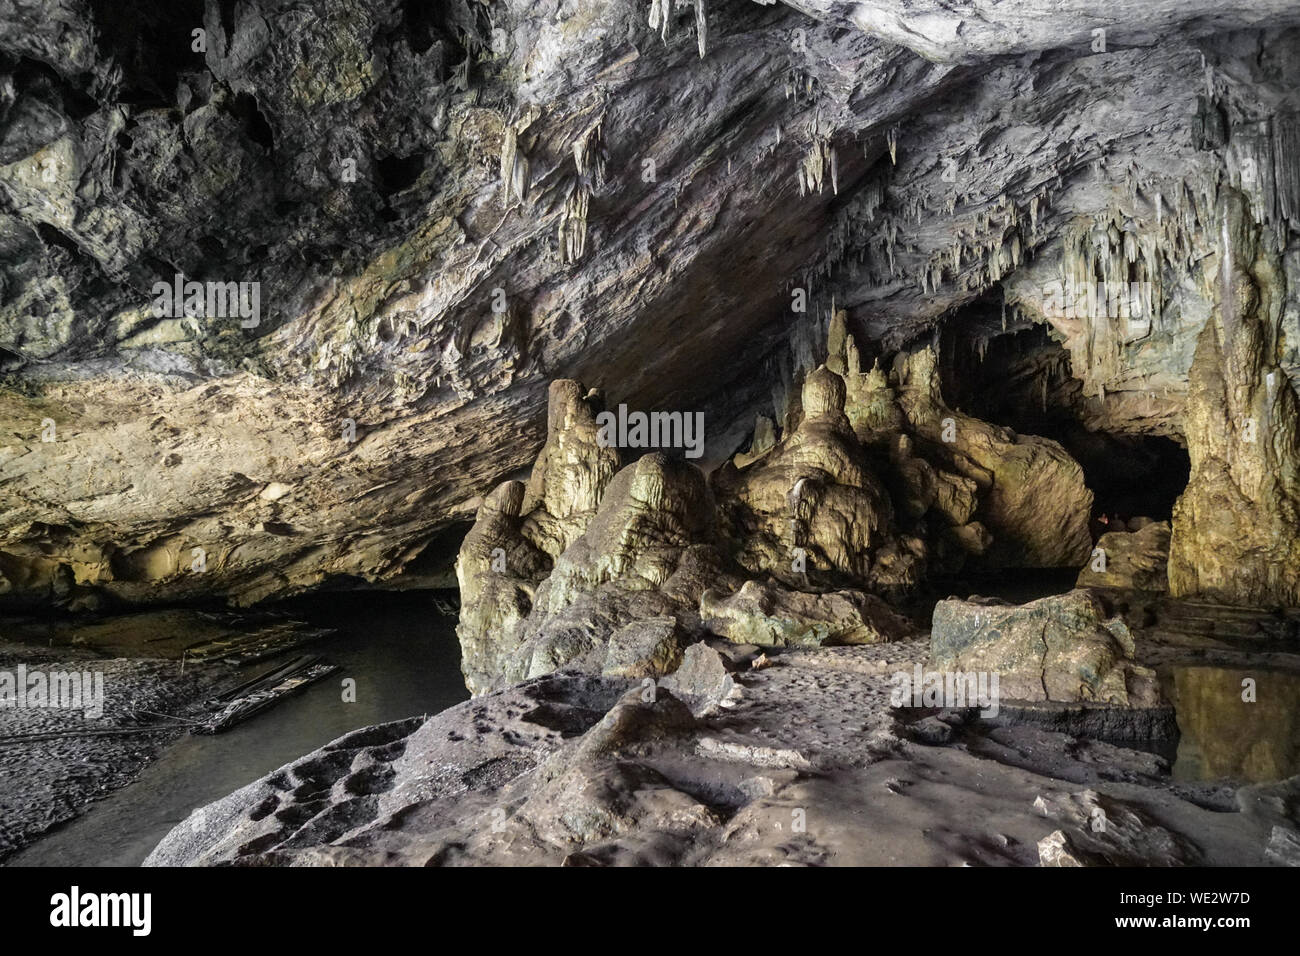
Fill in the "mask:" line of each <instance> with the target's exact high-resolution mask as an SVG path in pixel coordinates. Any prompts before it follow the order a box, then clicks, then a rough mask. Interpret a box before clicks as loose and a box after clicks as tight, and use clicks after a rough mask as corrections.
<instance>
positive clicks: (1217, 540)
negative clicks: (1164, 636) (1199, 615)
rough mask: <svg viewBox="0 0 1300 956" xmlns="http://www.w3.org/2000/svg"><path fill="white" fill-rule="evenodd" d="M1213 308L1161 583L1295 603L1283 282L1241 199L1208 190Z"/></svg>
mask: <svg viewBox="0 0 1300 956" xmlns="http://www.w3.org/2000/svg"><path fill="white" fill-rule="evenodd" d="M1218 211H1219V218H1220V221H1221V223H1222V233H1223V249H1222V250H1221V252H1220V257H1221V260H1220V271H1221V276H1222V295H1221V307H1220V310H1219V313H1218V314H1217V315H1215V316H1213V317H1212V318H1211V319H1210V321H1207V322H1206V324H1205V328H1204V329H1203V330H1202V331H1201V334H1200V338H1199V339H1198V341H1197V346H1196V356H1195V358H1194V360H1193V362H1192V368H1191V372H1190V373H1189V378H1190V382H1189V386H1188V396H1187V404H1186V409H1185V412H1184V431H1185V434H1186V436H1187V450H1188V455H1189V456H1190V458H1191V464H1192V473H1191V479H1190V481H1189V482H1188V485H1187V490H1186V491H1185V492H1184V493H1183V495H1182V497H1180V498H1179V499H1178V504H1177V505H1176V506H1175V508H1174V519H1173V538H1172V541H1171V543H1170V552H1169V589H1170V593H1171V594H1172V595H1174V596H1175V597H1201V598H1208V599H1211V600H1215V601H1221V602H1223V603H1226V604H1242V605H1258V606H1277V605H1283V606H1291V607H1294V606H1297V605H1300V402H1298V401H1297V398H1296V393H1295V390H1294V388H1293V387H1292V384H1291V382H1290V380H1289V379H1288V378H1287V375H1286V372H1285V371H1284V370H1283V369H1282V368H1281V367H1280V366H1279V365H1278V363H1277V358H1276V356H1277V354H1278V348H1279V327H1280V321H1281V312H1282V291H1283V283H1282V279H1281V276H1280V273H1279V271H1278V268H1279V266H1278V257H1277V254H1276V250H1275V249H1271V248H1270V247H1269V246H1268V245H1266V242H1265V240H1264V239H1263V238H1262V237H1261V235H1260V230H1259V229H1258V228H1257V227H1256V226H1255V224H1254V222H1253V220H1252V218H1251V216H1250V213H1249V211H1248V209H1247V208H1246V204H1245V201H1244V199H1243V198H1242V196H1241V195H1240V194H1239V193H1236V192H1234V191H1232V190H1228V189H1225V190H1224V191H1223V194H1222V195H1221V198H1220V203H1219V210H1218Z"/></svg>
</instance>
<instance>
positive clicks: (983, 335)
mask: <svg viewBox="0 0 1300 956" xmlns="http://www.w3.org/2000/svg"><path fill="white" fill-rule="evenodd" d="M939 350H940V357H941V371H942V387H943V393H944V396H945V398H947V400H948V403H949V404H950V405H951V406H952V407H953V408H955V409H957V410H958V411H961V412H964V413H966V414H969V415H974V416H975V417H977V418H981V419H984V420H985V421H988V422H992V423H994V424H996V425H1001V426H1004V427H1006V428H1010V429H1012V430H1013V431H1015V432H1017V433H1019V434H1025V435H1041V436H1043V437H1044V438H1051V439H1053V440H1054V441H1057V442H1059V443H1060V444H1061V446H1062V447H1064V448H1065V450H1066V451H1067V452H1069V454H1070V455H1071V456H1072V457H1073V458H1074V459H1075V460H1076V461H1077V462H1078V463H1079V465H1080V466H1081V467H1082V468H1083V471H1084V475H1085V479H1086V481H1087V485H1088V487H1089V488H1090V489H1091V490H1092V492H1093V507H1092V515H1091V517H1092V518H1093V522H1094V530H1096V531H1097V532H1100V531H1103V530H1107V529H1108V528H1110V529H1113V528H1114V522H1115V519H1116V518H1119V519H1122V520H1124V521H1131V520H1132V519H1134V518H1150V519H1152V520H1154V521H1168V520H1170V518H1171V517H1172V515H1173V508H1174V504H1175V502H1177V500H1178V497H1179V495H1181V494H1182V493H1183V490H1184V489H1185V488H1186V487H1187V482H1188V479H1189V476H1190V472H1191V463H1190V460H1189V458H1188V455H1187V449H1186V448H1185V447H1184V446H1183V445H1182V444H1180V442H1179V441H1178V440H1177V438H1176V437H1173V436H1170V435H1167V434H1161V433H1159V432H1158V431H1157V430H1156V429H1151V430H1140V427H1139V426H1136V425H1135V426H1131V427H1128V428H1126V429H1125V430H1123V431H1120V430H1107V429H1104V428H1096V427H1090V425H1091V423H1089V422H1088V421H1087V419H1088V416H1086V415H1085V414H1084V410H1085V408H1086V403H1088V402H1094V403H1095V402H1096V401H1097V400H1098V399H1097V398H1096V397H1086V396H1085V395H1084V394H1083V385H1082V382H1080V380H1079V379H1077V378H1075V377H1074V375H1073V374H1072V372H1071V357H1070V353H1069V352H1068V351H1067V350H1066V348H1065V347H1064V345H1063V344H1062V342H1060V341H1059V340H1058V337H1055V336H1054V335H1053V330H1052V329H1051V328H1050V327H1049V326H1047V325H1045V324H1041V323H1037V322H1033V321H1031V320H1029V319H1026V318H1023V317H1019V316H1017V315H1016V314H1015V312H1014V311H1013V310H1009V309H1006V308H1004V304H1003V301H1002V298H1001V295H1000V294H998V293H997V292H996V291H995V292H994V293H992V294H990V295H987V296H985V297H982V298H981V299H979V300H978V301H976V302H974V303H972V304H970V305H968V306H965V307H963V308H962V309H961V310H959V311H958V312H956V313H954V314H953V315H952V316H951V317H950V318H949V320H948V321H947V322H945V323H944V324H943V326H942V328H941V330H940V333H939Z"/></svg>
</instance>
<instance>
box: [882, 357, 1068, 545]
mask: <svg viewBox="0 0 1300 956" xmlns="http://www.w3.org/2000/svg"><path fill="white" fill-rule="evenodd" d="M895 375H896V377H897V380H898V384H899V403H900V404H901V406H902V408H903V411H904V413H905V414H906V415H907V421H908V424H909V425H910V427H911V428H912V430H913V431H914V432H915V433H916V435H917V436H918V439H919V440H921V441H924V442H925V443H926V445H927V450H928V451H929V452H930V453H931V454H934V455H936V456H938V457H939V458H940V460H941V461H944V462H945V464H946V466H947V467H948V468H949V469H950V470H952V471H954V472H956V473H958V474H961V475H964V476H965V477H967V478H969V479H971V480H972V481H974V482H975V484H976V485H977V486H979V488H980V490H981V492H982V494H981V496H980V506H979V508H978V509H977V510H976V512H975V514H976V516H977V517H978V518H979V519H980V522H981V524H983V525H984V526H985V527H986V528H987V529H988V531H989V532H990V533H991V534H992V536H993V540H992V544H991V546H990V548H989V551H988V554H987V555H985V556H984V558H983V563H984V565H985V566H986V567H1041V568H1045V567H1059V566H1066V567H1069V566H1072V565H1073V566H1078V565H1082V564H1083V562H1084V559H1085V558H1086V557H1087V556H1088V553H1089V551H1090V550H1091V548H1090V544H1091V538H1090V536H1089V534H1088V517H1089V514H1090V512H1091V509H1092V492H1091V491H1089V490H1088V487H1087V485H1086V484H1085V481H1084V476H1083V469H1082V468H1080V467H1079V465H1078V463H1077V462H1076V461H1074V459H1072V458H1071V457H1070V456H1069V455H1068V454H1067V453H1066V452H1065V450H1064V449H1062V448H1061V446H1060V445H1058V444H1057V443H1056V442H1054V441H1052V440H1050V439H1046V438H1039V437H1037V436H1033V435H1016V434H1015V433H1013V432H1011V431H1009V430H1007V429H1005V428H999V427H997V426H996V425H990V424H989V423H987V422H982V421H980V420H978V419H975V418H971V417H970V416H967V415H962V414H961V413H960V412H955V411H953V410H952V409H950V408H948V407H947V405H945V404H944V401H943V396H942V394H941V393H940V389H939V381H938V372H937V368H936V357H935V354H934V352H933V351H932V350H931V349H929V348H926V349H921V350H920V351H917V352H913V353H911V354H910V355H900V356H899V357H898V359H897V360H896V362H895Z"/></svg>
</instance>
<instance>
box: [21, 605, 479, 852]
mask: <svg viewBox="0 0 1300 956" xmlns="http://www.w3.org/2000/svg"><path fill="white" fill-rule="evenodd" d="M294 613H295V614H296V615H299V616H302V617H306V618H309V619H311V622H312V623H315V624H321V625H326V626H329V627H333V628H337V629H338V630H339V633H338V635H336V636H334V637H331V638H329V639H328V640H324V641H320V642H318V643H315V644H313V645H311V647H310V648H309V650H310V651H311V652H312V653H317V654H320V655H322V656H323V657H324V658H325V659H326V660H328V661H330V662H331V663H334V664H338V665H340V667H341V669H340V671H339V672H338V673H336V674H334V675H332V676H331V677H328V678H326V679H325V680H323V681H321V682H319V683H317V684H314V685H312V686H311V687H309V688H307V690H305V691H304V692H303V693H302V694H300V695H298V696H296V697H292V698H289V699H288V700H285V701H283V702H282V703H280V704H277V705H276V706H275V707H273V708H272V709H271V710H268V711H267V712H265V713H263V714H259V715H258V716H256V717H254V718H253V719H252V720H250V721H248V722H247V723H245V724H241V725H239V726H237V727H235V728H234V729H232V730H230V731H228V732H227V733H224V734H220V735H218V736H215V737H195V736H185V737H182V738H180V740H178V741H177V743H176V744H174V745H173V746H171V747H169V748H168V749H167V750H166V751H165V752H164V754H163V755H162V757H160V758H159V759H158V760H157V761H156V762H154V763H153V764H151V765H149V767H147V768H146V769H145V771H144V772H143V773H142V774H141V775H140V777H139V778H138V779H137V780H136V781H135V782H134V783H132V784H131V785H130V786H128V787H125V788H123V789H122V790H119V791H117V792H116V793H114V794H112V795H111V796H109V797H107V798H106V799H104V800H102V801H100V802H99V803H96V804H94V805H92V806H91V807H90V809H89V810H88V811H87V812H86V813H84V814H83V815H82V816H80V817H78V818H77V819H76V820H73V821H71V822H70V823H69V824H68V825H67V826H65V827H62V828H61V829H59V830H57V831H55V832H54V833H52V834H50V836H48V837H46V838H44V839H42V840H40V841H38V842H37V843H35V844H33V845H32V846H30V847H28V848H27V849H26V850H24V851H22V852H20V853H18V854H16V855H14V856H13V857H11V858H10V859H9V860H8V861H7V865H10V866H137V865H139V864H140V863H141V861H143V860H144V858H145V857H146V856H148V854H149V851H150V850H152V849H153V848H154V847H155V846H156V845H157V844H158V841H159V840H161V839H162V837H163V836H164V835H165V834H166V833H167V831H168V830H170V829H171V828H172V827H174V826H175V825H176V824H177V823H179V822H181V821H182V820H183V819H185V817H187V816H188V815H189V813H190V811H191V810H193V809H195V808H196V807H199V806H203V805H204V804H207V803H211V802H212V801H213V800H216V799H218V798H219V797H223V796H225V795H226V794H228V793H231V792H232V791H235V790H238V789H239V788H240V787H242V786H244V785H246V784H249V783H252V782H253V781H254V780H256V779H258V778H259V777H261V776H264V775H265V774H267V773H270V772H271V771H272V770H275V769H277V768H279V767H282V766H284V764H286V763H289V762H290V761H292V760H295V759H297V758H298V757H301V756H303V755H304V754H307V753H310V752H311V751H313V750H315V749H316V748H318V747H320V746H322V745H324V744H327V743H329V742H330V741H331V740H334V739H335V738H337V737H340V736H342V735H343V734H345V733H347V732H348V731H350V730H355V729H356V728H358V727H364V726H367V725H369V724H378V723H384V722H385V721H390V720H400V719H402V718H404V717H411V716H414V715H417V714H425V713H429V714H433V713H437V712H438V711H440V710H444V709H445V708H447V707H450V706H451V705H452V704H455V703H458V702H460V701H462V700H465V699H467V698H468V697H469V693H468V692H467V691H466V690H465V685H464V684H463V683H462V681H461V675H460V648H459V646H458V645H457V643H456V634H455V620H454V619H453V618H448V617H442V616H440V615H439V614H438V613H437V612H436V611H435V610H434V608H433V604H432V597H431V596H430V595H429V594H428V593H427V592H425V593H407V594H381V593H373V592H371V593H368V594H357V595H347V596H340V597H334V598H330V599H328V600H326V599H313V601H312V602H311V603H303V604H302V605H300V606H298V607H295V608H294ZM345 678H352V679H354V680H355V681H356V702H355V703H344V702H343V692H342V685H341V681H342V680H343V679H345Z"/></svg>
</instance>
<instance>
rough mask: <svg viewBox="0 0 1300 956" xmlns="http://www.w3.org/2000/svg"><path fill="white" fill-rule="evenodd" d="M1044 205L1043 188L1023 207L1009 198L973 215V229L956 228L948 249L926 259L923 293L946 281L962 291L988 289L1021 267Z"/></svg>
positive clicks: (1035, 238)
mask: <svg viewBox="0 0 1300 956" xmlns="http://www.w3.org/2000/svg"><path fill="white" fill-rule="evenodd" d="M1047 202H1048V195H1047V190H1046V189H1042V190H1039V191H1038V192H1037V193H1035V194H1034V195H1032V196H1030V197H1029V200H1028V202H1026V203H1025V204H1024V205H1023V206H1022V205H1021V204H1019V203H1017V202H1016V200H1015V199H1013V198H1011V197H1009V196H998V197H997V198H996V199H995V200H994V201H993V202H992V203H990V204H988V205H987V207H986V208H984V209H982V210H980V211H979V212H978V213H976V215H975V222H974V225H973V226H972V228H971V229H969V230H968V229H966V228H961V229H958V230H957V233H956V235H955V236H954V237H953V240H952V242H951V243H949V245H948V246H947V248H945V249H939V250H937V251H935V252H934V253H932V254H931V255H930V259H929V261H928V262H927V263H926V264H925V265H924V266H923V267H922V268H921V274H920V275H919V276H918V277H917V280H918V283H919V285H920V287H921V292H922V294H929V293H930V292H936V291H938V290H939V289H940V288H942V287H943V286H944V285H945V284H947V283H949V282H951V283H955V284H956V286H957V288H958V289H960V290H962V291H978V290H980V289H986V288H988V287H989V286H991V285H993V284H994V283H996V282H1000V281H1002V279H1003V278H1004V277H1005V276H1007V275H1009V274H1010V273H1012V272H1014V271H1015V270H1016V269H1018V268H1020V264H1021V262H1023V261H1024V260H1025V259H1026V258H1027V255H1028V253H1029V251H1030V250H1031V249H1033V248H1034V247H1035V246H1036V245H1037V244H1038V242H1039V239H1040V237H1039V229H1038V226H1039V220H1040V217H1041V215H1042V213H1043V211H1044V209H1045V207H1046V206H1047ZM917 215H918V218H919V215H920V214H919V212H918V213H917Z"/></svg>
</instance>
